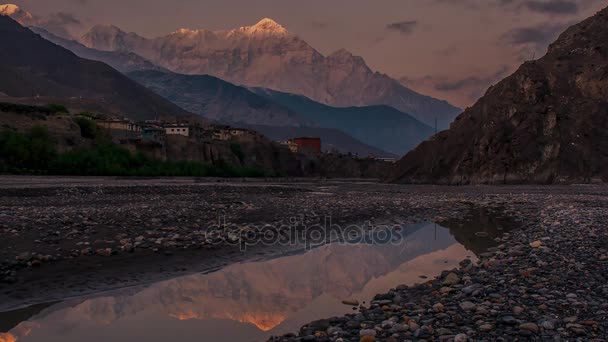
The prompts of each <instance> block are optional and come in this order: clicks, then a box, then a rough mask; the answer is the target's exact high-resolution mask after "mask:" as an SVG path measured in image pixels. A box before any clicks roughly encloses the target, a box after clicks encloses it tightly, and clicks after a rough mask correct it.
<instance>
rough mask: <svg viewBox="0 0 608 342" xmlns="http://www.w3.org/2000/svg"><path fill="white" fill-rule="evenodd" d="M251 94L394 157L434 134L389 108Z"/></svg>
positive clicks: (265, 92) (258, 90) (258, 91)
mask: <svg viewBox="0 0 608 342" xmlns="http://www.w3.org/2000/svg"><path fill="white" fill-rule="evenodd" d="M252 90H253V91H254V92H255V93H256V94H258V95H261V96H263V97H265V98H267V99H270V100H272V101H274V102H275V103H278V104H281V105H283V106H285V107H286V108H289V109H291V110H293V111H294V112H297V113H299V114H300V115H301V116H302V117H304V118H305V119H306V120H310V121H313V122H315V123H317V124H318V125H319V126H320V127H325V128H335V129H339V130H341V131H343V132H345V133H348V134H349V135H351V136H353V137H354V138H356V139H358V140H360V141H362V142H364V143H366V144H370V145H372V146H378V147H380V148H382V149H384V150H385V151H388V152H390V153H392V154H395V155H403V154H404V153H405V152H407V151H409V150H411V149H413V148H414V147H416V145H418V144H419V143H420V142H422V141H424V140H425V139H427V138H428V137H430V136H431V135H433V133H434V130H433V128H431V127H429V126H427V125H425V124H423V123H421V122H420V121H418V120H416V119H415V118H413V117H412V116H410V115H409V114H406V113H403V112H400V111H398V110H396V109H395V108H393V107H389V106H384V105H378V106H365V107H330V106H327V105H324V104H321V103H318V102H315V101H312V100H311V99H309V98H307V97H304V96H301V95H294V94H289V93H283V92H278V91H274V90H270V89H264V88H252Z"/></svg>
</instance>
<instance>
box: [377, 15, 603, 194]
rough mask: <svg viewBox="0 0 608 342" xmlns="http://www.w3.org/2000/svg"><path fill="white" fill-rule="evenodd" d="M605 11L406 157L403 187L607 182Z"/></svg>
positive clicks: (401, 165)
mask: <svg viewBox="0 0 608 342" xmlns="http://www.w3.org/2000/svg"><path fill="white" fill-rule="evenodd" d="M607 98H608V9H604V10H602V11H601V12H599V13H597V14H596V15H595V16H593V17H591V18H589V19H587V20H585V21H583V22H581V23H580V24H577V25H575V26H572V27H570V28H569V29H568V30H566V31H565V32H564V33H563V34H561V36H560V37H559V38H558V40H557V41H556V42H555V43H553V44H552V45H551V46H550V47H549V50H548V52H547V54H546V55H545V56H544V57H542V58H540V59H539V60H534V61H528V62H526V63H524V64H523V65H522V66H521V67H520V68H519V69H518V70H517V71H516V72H515V73H514V74H513V75H511V76H509V77H507V78H506V79H504V80H503V81H501V82H500V83H498V84H497V85H495V86H493V87H491V88H490V89H489V90H488V91H487V93H486V94H485V95H484V96H483V97H482V98H481V99H480V100H479V101H478V102H477V103H476V104H475V105H474V106H473V107H471V108H469V109H467V110H466V111H465V112H464V113H463V114H461V115H460V116H458V118H457V119H456V121H455V122H454V123H453V124H452V125H451V126H450V129H449V130H447V131H443V132H441V133H439V134H437V135H436V136H434V137H433V138H431V139H430V140H428V141H425V142H423V143H422V144H420V145H419V146H418V147H417V148H416V149H415V150H413V151H411V152H410V153H408V154H407V155H406V156H405V157H403V159H401V160H400V161H399V162H398V164H397V166H396V167H395V168H394V169H393V171H392V172H391V175H390V177H389V178H388V180H390V181H393V182H402V183H440V184H454V185H455V184H477V183H494V184H504V183H562V182H563V183H573V182H591V181H600V180H603V181H607V180H608V103H607V102H606V99H607Z"/></svg>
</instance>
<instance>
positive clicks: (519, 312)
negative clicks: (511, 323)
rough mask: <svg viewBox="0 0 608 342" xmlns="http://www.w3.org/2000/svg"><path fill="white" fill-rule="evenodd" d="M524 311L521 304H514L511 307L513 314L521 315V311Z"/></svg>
mask: <svg viewBox="0 0 608 342" xmlns="http://www.w3.org/2000/svg"><path fill="white" fill-rule="evenodd" d="M522 312H524V308H522V307H521V306H514V307H513V314H514V315H516V316H517V315H521V313H522Z"/></svg>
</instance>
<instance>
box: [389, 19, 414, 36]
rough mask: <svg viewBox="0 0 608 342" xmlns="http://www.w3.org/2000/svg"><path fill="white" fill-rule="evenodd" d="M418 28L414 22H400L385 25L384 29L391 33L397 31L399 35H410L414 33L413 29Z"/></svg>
mask: <svg viewBox="0 0 608 342" xmlns="http://www.w3.org/2000/svg"><path fill="white" fill-rule="evenodd" d="M417 26H418V22H417V21H415V20H410V21H400V22H395V23H390V24H388V25H386V28H387V29H389V30H393V31H398V32H399V33H401V34H406V35H407V34H411V33H412V32H414V29H415V28H416V27H417Z"/></svg>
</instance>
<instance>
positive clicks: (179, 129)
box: [164, 124, 190, 137]
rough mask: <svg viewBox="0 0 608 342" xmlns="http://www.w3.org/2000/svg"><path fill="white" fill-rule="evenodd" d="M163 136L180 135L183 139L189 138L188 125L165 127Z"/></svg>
mask: <svg viewBox="0 0 608 342" xmlns="http://www.w3.org/2000/svg"><path fill="white" fill-rule="evenodd" d="M164 128H165V134H167V135H182V136H185V137H189V136H190V126H189V125H181V124H175V125H165V126H164Z"/></svg>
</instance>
